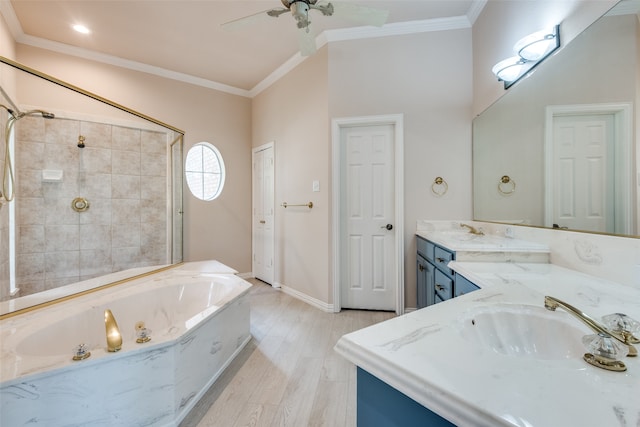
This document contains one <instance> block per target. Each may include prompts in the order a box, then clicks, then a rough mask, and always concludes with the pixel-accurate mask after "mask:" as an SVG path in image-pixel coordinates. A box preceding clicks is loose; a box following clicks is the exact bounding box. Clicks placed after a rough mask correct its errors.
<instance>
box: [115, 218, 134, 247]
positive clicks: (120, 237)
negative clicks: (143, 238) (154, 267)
mask: <svg viewBox="0 0 640 427" xmlns="http://www.w3.org/2000/svg"><path fill="white" fill-rule="evenodd" d="M111 246H112V247H113V248H114V249H116V248H127V247H139V246H140V224H138V223H133V224H114V225H113V228H112V230H111Z"/></svg>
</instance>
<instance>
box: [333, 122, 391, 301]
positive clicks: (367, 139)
mask: <svg viewBox="0 0 640 427" xmlns="http://www.w3.org/2000/svg"><path fill="white" fill-rule="evenodd" d="M393 138H394V128H393V126H392V125H378V126H361V127H346V128H343V129H342V130H341V140H342V143H341V147H342V150H343V152H342V153H343V162H342V164H343V173H342V177H343V182H342V185H341V186H342V188H343V191H342V203H341V205H342V206H343V218H342V220H341V223H342V224H343V230H342V232H341V236H342V237H341V238H342V251H341V253H342V254H343V256H342V261H341V262H342V265H341V267H340V271H341V276H342V278H341V305H342V307H343V308H358V309H370V310H395V296H396V289H395V252H394V251H395V249H394V248H395V228H393V225H394V221H395V218H394V140H393Z"/></svg>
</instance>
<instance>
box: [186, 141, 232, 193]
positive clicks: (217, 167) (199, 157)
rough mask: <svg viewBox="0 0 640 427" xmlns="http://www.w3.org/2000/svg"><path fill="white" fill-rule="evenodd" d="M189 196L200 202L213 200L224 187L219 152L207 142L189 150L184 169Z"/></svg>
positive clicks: (222, 166)
mask: <svg viewBox="0 0 640 427" xmlns="http://www.w3.org/2000/svg"><path fill="white" fill-rule="evenodd" d="M184 173H185V177H186V179H187V185H188V186H189V190H191V194H193V195H194V196H195V197H197V198H198V199H200V200H205V201H209V200H213V199H215V198H216V197H218V196H219V195H220V193H222V187H224V177H225V171H224V162H223V161H222V156H221V155H220V151H218V149H217V148H216V147H214V146H213V145H211V144H209V143H208V142H199V143H197V144H195V145H194V146H193V147H191V148H190V149H189V151H188V152H187V159H186V161H185V167H184Z"/></svg>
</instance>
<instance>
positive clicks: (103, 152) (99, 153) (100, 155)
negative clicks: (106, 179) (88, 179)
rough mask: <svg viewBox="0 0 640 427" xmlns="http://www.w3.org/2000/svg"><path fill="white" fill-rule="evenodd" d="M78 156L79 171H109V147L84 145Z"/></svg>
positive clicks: (105, 172)
mask: <svg viewBox="0 0 640 427" xmlns="http://www.w3.org/2000/svg"><path fill="white" fill-rule="evenodd" d="M78 150H80V149H79V148H78ZM79 158H80V166H79V168H80V170H81V171H85V172H88V173H94V174H96V173H101V174H107V173H111V150H109V149H104V148H89V147H86V148H83V149H82V152H81V153H79Z"/></svg>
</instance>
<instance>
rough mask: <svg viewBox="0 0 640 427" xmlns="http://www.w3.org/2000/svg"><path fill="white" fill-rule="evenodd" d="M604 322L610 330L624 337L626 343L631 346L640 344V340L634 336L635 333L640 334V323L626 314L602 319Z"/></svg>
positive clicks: (611, 315)
mask: <svg viewBox="0 0 640 427" xmlns="http://www.w3.org/2000/svg"><path fill="white" fill-rule="evenodd" d="M602 321H603V322H604V324H605V325H606V326H607V328H609V329H610V330H612V331H614V332H619V333H620V334H621V335H622V336H624V338H625V341H627V342H628V343H630V344H638V343H640V339H638V338H636V337H635V336H634V334H635V333H637V332H640V322H638V321H637V320H635V319H632V318H631V317H629V316H627V315H626V314H624V313H613V314H608V315H606V316H603V317H602Z"/></svg>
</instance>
